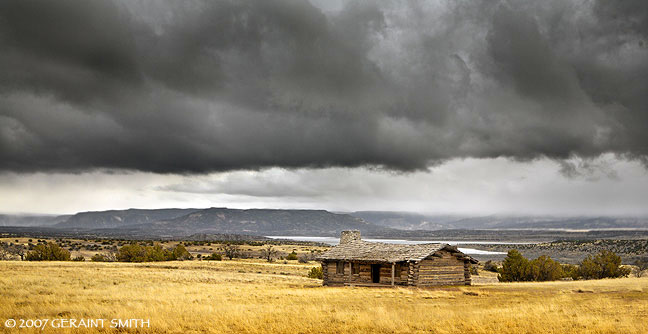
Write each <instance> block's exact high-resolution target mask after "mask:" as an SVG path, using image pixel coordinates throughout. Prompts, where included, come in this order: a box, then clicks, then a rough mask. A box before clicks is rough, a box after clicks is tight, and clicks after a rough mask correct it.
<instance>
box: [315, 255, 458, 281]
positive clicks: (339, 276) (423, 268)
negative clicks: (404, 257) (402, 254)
mask: <svg viewBox="0 0 648 334" xmlns="http://www.w3.org/2000/svg"><path fill="white" fill-rule="evenodd" d="M351 263H352V261H343V269H344V270H343V272H342V273H338V272H337V268H338V261H332V260H329V261H322V271H323V276H324V277H323V278H324V285H344V284H354V283H356V284H369V285H371V284H373V283H372V278H371V265H372V263H371V262H354V263H358V266H359V268H358V274H353V273H352V269H351ZM380 265H381V266H380V283H379V284H382V285H391V284H392V264H391V263H384V262H383V263H380ZM470 267H471V264H470V261H468V260H466V259H464V258H458V257H457V256H456V253H451V252H448V251H438V252H436V253H434V254H433V255H430V256H428V257H426V258H424V259H423V260H421V261H409V262H405V261H403V262H397V263H396V266H395V273H394V285H401V286H402V285H407V286H417V287H426V286H437V285H470V284H471V278H470Z"/></svg>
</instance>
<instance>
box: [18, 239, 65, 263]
mask: <svg viewBox="0 0 648 334" xmlns="http://www.w3.org/2000/svg"><path fill="white" fill-rule="evenodd" d="M25 259H26V260H27V261H70V252H69V251H68V250H67V249H65V248H61V247H60V246H59V245H58V244H56V243H53V242H48V243H46V244H38V245H36V246H34V249H33V250H32V251H30V252H29V253H27V255H26V256H25Z"/></svg>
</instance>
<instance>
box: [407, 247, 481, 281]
mask: <svg viewBox="0 0 648 334" xmlns="http://www.w3.org/2000/svg"><path fill="white" fill-rule="evenodd" d="M435 255H436V256H430V257H428V258H426V259H424V260H422V261H421V262H419V263H417V265H418V270H416V269H415V270H416V273H418V277H416V275H415V277H416V280H415V282H416V285H417V286H431V285H465V284H466V276H465V275H466V274H465V264H464V262H465V261H463V260H460V259H457V258H456V257H455V256H453V255H452V254H450V253H449V252H445V251H442V252H437V253H436V254H435ZM468 274H470V272H468Z"/></svg>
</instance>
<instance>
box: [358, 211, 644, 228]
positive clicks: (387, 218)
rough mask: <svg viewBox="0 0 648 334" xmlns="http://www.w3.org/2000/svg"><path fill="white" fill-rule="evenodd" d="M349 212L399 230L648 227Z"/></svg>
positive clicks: (631, 221)
mask: <svg viewBox="0 0 648 334" xmlns="http://www.w3.org/2000/svg"><path fill="white" fill-rule="evenodd" d="M350 215H352V216H354V217H358V218H362V219H364V220H366V221H368V222H370V223H373V224H376V225H379V226H384V227H389V228H395V229H400V230H442V229H565V230H568V229H569V230H597V229H648V217H615V216H610V217H587V216H582V217H561V216H531V215H529V216H526V215H488V216H473V217H468V216H453V215H423V214H418V213H412V212H392V211H357V212H352V213H350Z"/></svg>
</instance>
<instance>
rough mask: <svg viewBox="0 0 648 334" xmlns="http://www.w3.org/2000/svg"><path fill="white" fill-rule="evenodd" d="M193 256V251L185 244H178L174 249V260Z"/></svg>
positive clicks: (188, 258) (189, 258)
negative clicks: (190, 251)
mask: <svg viewBox="0 0 648 334" xmlns="http://www.w3.org/2000/svg"><path fill="white" fill-rule="evenodd" d="M192 258H193V256H191V253H189V251H188V250H187V249H186V248H185V246H184V245H183V244H178V245H177V246H175V248H174V249H173V259H174V260H180V261H184V260H191V259H192Z"/></svg>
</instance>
